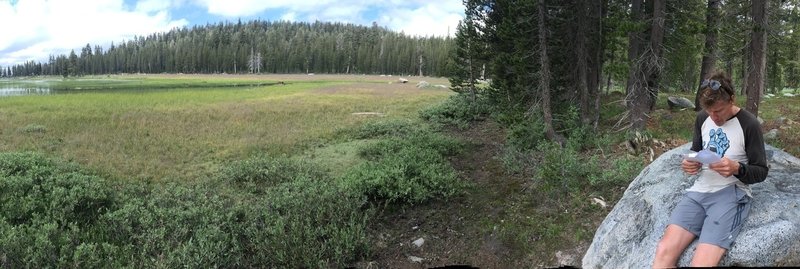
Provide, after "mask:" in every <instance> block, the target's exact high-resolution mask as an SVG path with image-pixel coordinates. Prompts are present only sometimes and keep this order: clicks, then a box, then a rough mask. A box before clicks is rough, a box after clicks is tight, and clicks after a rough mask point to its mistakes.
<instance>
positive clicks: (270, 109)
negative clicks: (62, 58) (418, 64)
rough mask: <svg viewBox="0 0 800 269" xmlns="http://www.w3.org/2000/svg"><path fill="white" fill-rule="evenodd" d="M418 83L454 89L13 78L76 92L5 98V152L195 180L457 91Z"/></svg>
mask: <svg viewBox="0 0 800 269" xmlns="http://www.w3.org/2000/svg"><path fill="white" fill-rule="evenodd" d="M419 80H426V81H429V82H431V83H432V84H446V81H445V80H444V79H436V78H416V79H412V81H411V82H409V83H407V84H399V83H396V81H397V78H396V77H395V78H392V77H379V76H299V75H286V76H280V75H270V76H257V75H251V76H245V75H242V76H236V75H185V76H181V75H147V76H144V75H142V76H103V77H89V78H83V79H77V80H75V79H66V80H64V79H61V78H45V79H40V80H38V81H37V80H29V81H21V80H15V81H11V82H8V81H6V82H5V83H7V84H8V83H15V84H17V85H25V84H26V83H27V84H31V83H33V84H36V83H39V84H42V83H46V84H48V85H47V86H48V87H51V88H54V89H56V88H58V89H72V90H71V91H68V92H70V93H68V94H52V95H34V96H13V97H0V151H34V152H41V153H44V154H46V155H47V156H52V157H59V158H63V159H66V160H71V161H75V162H78V163H80V164H82V165H83V166H85V167H87V168H89V169H93V170H96V171H97V172H99V173H101V174H106V175H108V176H111V177H114V178H127V179H135V180H153V181H161V180H193V179H196V178H202V177H207V176H209V175H211V174H213V173H214V172H215V171H216V170H217V169H218V168H219V166H220V165H221V164H223V163H225V162H229V161H232V160H238V159H243V158H246V157H247V156H251V155H254V154H268V155H280V154H290V155H293V154H298V153H300V152H301V151H303V150H304V149H305V148H306V146H307V145H309V144H310V143H316V142H317V141H320V140H324V139H327V138H330V137H331V136H333V135H334V134H335V133H336V132H337V131H338V130H342V129H347V128H352V127H354V126H356V125H358V124H361V123H363V122H365V121H368V120H371V119H374V118H376V117H383V118H415V117H416V113H417V112H418V111H419V110H420V109H421V108H423V107H426V106H429V105H431V104H435V103H439V102H441V101H442V100H444V99H445V98H446V97H447V96H449V95H451V94H452V92H451V91H450V90H448V89H442V88H427V89H418V88H416V87H415V84H416V82H417V81H419ZM277 82H284V84H273V83H277ZM2 85H3V84H1V83H0V86H2ZM132 85H133V86H132ZM204 85H214V86H212V87H203V86H204ZM233 85H239V86H236V87H233ZM241 85H245V86H241ZM259 85H260V86H259ZM134 86H135V87H134ZM75 89H81V90H75ZM86 89H92V90H88V91H87V90H86ZM120 89H122V90H120ZM359 112H375V113H379V114H378V115H375V114H370V113H367V114H358V113H359ZM354 113H356V114H354Z"/></svg>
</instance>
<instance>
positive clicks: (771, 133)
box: [764, 129, 778, 140]
mask: <svg viewBox="0 0 800 269" xmlns="http://www.w3.org/2000/svg"><path fill="white" fill-rule="evenodd" d="M775 138H778V129H772V130H769V132H767V133H766V134H764V139H767V140H772V139H775Z"/></svg>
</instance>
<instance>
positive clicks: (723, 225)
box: [669, 184, 750, 249]
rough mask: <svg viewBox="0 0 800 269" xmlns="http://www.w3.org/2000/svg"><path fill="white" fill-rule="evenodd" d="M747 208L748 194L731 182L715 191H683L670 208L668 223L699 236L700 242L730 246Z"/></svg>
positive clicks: (747, 211) (748, 208)
mask: <svg viewBox="0 0 800 269" xmlns="http://www.w3.org/2000/svg"><path fill="white" fill-rule="evenodd" d="M749 212H750V197H748V196H747V194H746V193H745V192H744V191H743V190H741V189H739V188H738V187H736V185H735V184H732V185H730V186H728V187H725V188H724V189H721V190H719V191H717V192H711V193H701V192H687V193H686V195H684V196H683V199H681V201H680V202H678V205H676V206H675V209H674V210H673V211H672V217H670V219H669V224H675V225H678V226H681V227H683V228H684V229H686V230H687V231H689V232H691V233H693V234H694V235H695V236H698V237H700V239H699V242H700V243H706V244H712V245H716V246H719V247H721V248H724V249H730V248H731V244H733V240H734V239H736V236H737V235H739V231H740V230H741V229H742V222H743V221H744V220H745V219H747V214H748V213H749Z"/></svg>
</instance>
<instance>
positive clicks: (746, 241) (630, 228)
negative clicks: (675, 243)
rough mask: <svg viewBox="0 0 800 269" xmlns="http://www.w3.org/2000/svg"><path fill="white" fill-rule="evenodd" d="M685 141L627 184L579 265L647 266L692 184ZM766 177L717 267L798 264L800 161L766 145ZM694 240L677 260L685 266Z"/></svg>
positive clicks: (695, 243) (755, 187)
mask: <svg viewBox="0 0 800 269" xmlns="http://www.w3.org/2000/svg"><path fill="white" fill-rule="evenodd" d="M690 146H691V145H690V144H685V145H683V146H680V147H678V148H675V149H673V150H671V151H668V152H666V153H664V154H662V155H661V156H660V157H658V159H656V160H655V161H653V163H651V164H650V165H649V166H647V167H646V168H645V169H644V170H642V172H641V173H640V174H639V176H637V177H636V179H634V180H633V182H631V184H630V185H629V186H628V189H627V190H626V191H625V194H624V195H623V197H622V199H620V201H619V202H618V203H617V204H616V206H614V209H613V210H611V212H610V213H609V214H608V216H606V219H605V220H603V223H602V224H601V225H600V227H599V228H598V229H597V232H596V233H595V235H594V240H593V241H592V244H591V245H590V246H589V249H588V250H587V251H586V254H585V255H584V257H583V262H582V267H583V268H650V267H651V266H652V263H653V258H654V256H655V250H656V245H657V244H658V241H659V240H660V239H661V236H662V235H663V233H664V229H665V228H666V225H667V221H668V220H669V216H670V213H671V212H672V209H673V208H674V207H675V204H676V203H677V202H678V200H679V199H680V198H681V196H682V195H683V194H684V193H685V191H686V189H687V188H688V187H689V186H691V185H692V184H693V183H694V180H695V179H696V176H689V175H687V174H685V173H683V171H682V170H681V169H680V162H681V159H682V157H681V154H683V153H688V152H690V150H689V147H690ZM766 149H767V161H768V163H769V166H770V170H769V176H768V177H767V179H766V180H765V181H764V182H761V183H757V184H753V185H750V186H751V188H752V191H753V202H752V203H753V204H752V208H751V209H750V216H749V217H748V218H747V220H746V221H745V222H744V224H743V225H744V226H743V227H742V231H741V232H740V233H739V237H738V238H737V239H736V241H735V242H734V245H733V246H732V247H731V249H730V251H728V253H727V254H726V255H725V257H723V259H722V261H721V262H720V266H748V267H763V266H798V265H800V159H798V158H796V157H793V156H791V155H789V154H788V153H786V152H784V151H782V150H780V149H777V148H774V147H772V146H769V145H767V147H766ZM696 247H697V240H695V241H694V242H692V244H691V245H689V247H688V248H687V249H686V251H685V252H684V253H683V255H682V256H681V258H680V259H679V261H678V266H688V265H689V262H690V261H691V258H692V256H693V254H694V250H695V248H696Z"/></svg>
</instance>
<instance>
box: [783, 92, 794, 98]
mask: <svg viewBox="0 0 800 269" xmlns="http://www.w3.org/2000/svg"><path fill="white" fill-rule="evenodd" d="M783 96H786V97H794V94H791V93H788V92H787V93H784V94H783Z"/></svg>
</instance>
